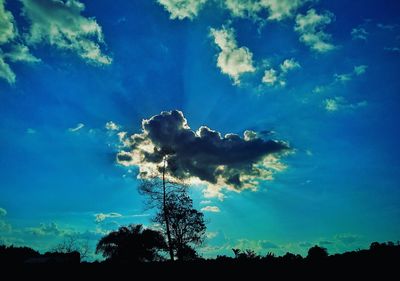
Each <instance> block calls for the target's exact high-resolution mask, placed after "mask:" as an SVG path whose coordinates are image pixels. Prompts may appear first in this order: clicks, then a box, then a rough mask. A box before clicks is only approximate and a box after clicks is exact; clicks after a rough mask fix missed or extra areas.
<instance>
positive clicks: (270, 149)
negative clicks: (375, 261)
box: [0, 0, 400, 259]
mask: <svg viewBox="0 0 400 281" xmlns="http://www.w3.org/2000/svg"><path fill="white" fill-rule="evenodd" d="M399 11H400V4H399V2H398V1H396V0H392V1H389V0H384V1H383V0H380V1H377V0H364V1H361V0H355V1H351V2H349V1H345V0H336V1H323V0H320V1H317V0H295V1H290V0H282V1H278V0H263V1H259V0H138V1H127V0H126V1H125V0H114V1H113V2H112V4H111V2H110V1H102V0H100V1H87V0H85V1H84V0H0V155H1V157H0V242H1V243H3V244H6V245H11V244H13V245H26V246H31V247H34V248H35V249H38V250H40V251H47V250H50V249H53V248H54V247H56V246H57V245H58V244H59V243H60V242H62V241H63V240H64V239H66V238H67V237H69V236H74V237H76V238H77V239H78V240H79V241H82V242H87V243H89V245H90V246H91V249H93V248H94V246H95V245H96V242H97V241H98V239H99V238H100V237H102V236H103V235H105V234H107V233H108V232H109V231H112V230H116V229H117V228H118V227H119V226H121V225H127V224H130V223H135V224H139V223H140V224H144V225H146V226H148V227H152V222H151V217H152V214H153V213H154V211H152V210H148V209H146V208H145V205H144V203H143V202H144V198H143V197H142V196H141V195H139V194H138V192H137V185H138V182H139V181H138V178H146V177H147V176H149V175H150V174H151V173H153V172H154V170H155V169H156V167H157V164H158V162H157V161H158V160H157V159H159V158H157V157H153V158H152V157H148V154H149V153H148V152H149V151H152V150H153V149H154V148H157V147H160V146H162V145H169V146H172V147H173V148H174V149H175V151H176V154H175V156H174V157H171V163H169V166H170V167H175V169H172V168H171V170H170V176H171V177H179V178H183V179H185V180H187V181H189V182H190V183H191V186H190V194H191V196H192V198H193V200H194V205H195V207H196V208H198V209H199V210H202V211H203V212H204V214H205V218H206V221H207V235H206V236H207V238H206V241H205V243H204V245H203V246H202V247H201V248H200V249H199V252H200V253H201V254H202V255H203V256H204V257H215V256H217V255H221V254H227V255H232V251H231V249H232V248H241V249H248V248H250V249H253V250H255V251H256V252H258V253H260V254H266V253H267V252H274V253H276V254H279V255H280V254H284V253H286V252H287V251H290V252H294V253H299V254H302V255H305V254H306V253H307V250H308V248H309V247H310V246H312V245H320V246H323V247H326V248H327V249H328V251H329V253H337V252H343V251H347V250H354V249H358V248H366V247H368V246H369V244H370V243H371V242H373V241H381V242H383V241H397V240H399V237H400V189H399V187H400V186H399V184H400V179H399V176H398V175H399V174H400V160H399V159H400V150H399V149H398V138H399V135H400V131H399V129H398V121H399V118H400V112H399V108H400V95H399V94H400V80H399V79H398V73H400V16H399V15H400V14H399ZM149 149H150V150H149ZM90 258H91V259H96V258H98V256H95V255H94V253H91V256H90Z"/></svg>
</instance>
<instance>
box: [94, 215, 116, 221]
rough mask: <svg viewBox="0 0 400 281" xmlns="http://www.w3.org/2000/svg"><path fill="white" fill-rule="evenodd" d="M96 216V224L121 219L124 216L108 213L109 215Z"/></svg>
mask: <svg viewBox="0 0 400 281" xmlns="http://www.w3.org/2000/svg"><path fill="white" fill-rule="evenodd" d="M94 216H95V222H102V221H104V220H105V219H108V218H119V217H122V215H121V214H118V213H108V214H105V213H99V214H95V215H94Z"/></svg>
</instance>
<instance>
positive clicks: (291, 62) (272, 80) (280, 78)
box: [261, 58, 301, 87]
mask: <svg viewBox="0 0 400 281" xmlns="http://www.w3.org/2000/svg"><path fill="white" fill-rule="evenodd" d="M300 67H301V66H300V64H299V62H297V61H296V60H295V59H294V58H290V59H285V60H284V61H283V62H282V63H281V64H280V65H279V70H280V72H278V71H277V70H275V69H273V68H270V69H267V70H265V71H264V76H263V77H262V79H261V81H262V82H263V83H264V84H266V85H268V86H275V85H277V86H281V87H284V86H286V75H287V74H288V73H289V72H290V71H292V70H295V69H298V68H300Z"/></svg>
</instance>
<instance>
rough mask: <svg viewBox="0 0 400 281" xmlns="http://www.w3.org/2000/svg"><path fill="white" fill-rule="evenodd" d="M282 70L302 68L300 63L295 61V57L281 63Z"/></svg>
mask: <svg viewBox="0 0 400 281" xmlns="http://www.w3.org/2000/svg"><path fill="white" fill-rule="evenodd" d="M280 67H281V70H282V72H285V73H286V72H288V71H290V70H294V69H297V68H300V64H299V63H298V62H297V61H295V60H294V59H293V58H291V59H285V60H284V61H283V62H282V64H281V65H280Z"/></svg>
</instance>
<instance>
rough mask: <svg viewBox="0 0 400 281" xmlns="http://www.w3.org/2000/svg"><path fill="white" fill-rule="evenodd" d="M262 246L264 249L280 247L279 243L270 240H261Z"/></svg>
mask: <svg viewBox="0 0 400 281" xmlns="http://www.w3.org/2000/svg"><path fill="white" fill-rule="evenodd" d="M260 246H261V247H262V248H263V249H278V248H280V247H279V246H278V245H276V244H274V243H272V242H270V241H260Z"/></svg>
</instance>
